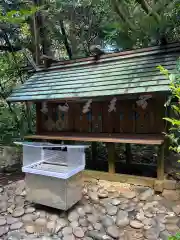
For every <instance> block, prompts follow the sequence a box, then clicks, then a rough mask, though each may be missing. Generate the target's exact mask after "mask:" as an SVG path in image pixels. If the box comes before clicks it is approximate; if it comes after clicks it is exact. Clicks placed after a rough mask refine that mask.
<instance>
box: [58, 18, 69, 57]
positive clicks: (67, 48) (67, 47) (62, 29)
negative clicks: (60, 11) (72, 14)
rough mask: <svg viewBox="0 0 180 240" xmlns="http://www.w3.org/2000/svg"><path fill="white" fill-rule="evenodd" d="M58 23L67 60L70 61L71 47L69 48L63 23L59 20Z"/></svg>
mask: <svg viewBox="0 0 180 240" xmlns="http://www.w3.org/2000/svg"><path fill="white" fill-rule="evenodd" d="M59 23H60V27H61V33H62V35H63V38H64V39H63V40H64V45H65V47H66V51H67V54H68V56H69V59H72V50H71V47H70V46H69V42H68V38H67V34H66V30H65V27H64V22H63V20H60V21H59Z"/></svg>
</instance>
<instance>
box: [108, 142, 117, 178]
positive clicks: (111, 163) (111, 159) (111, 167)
mask: <svg viewBox="0 0 180 240" xmlns="http://www.w3.org/2000/svg"><path fill="white" fill-rule="evenodd" d="M107 149H108V172H109V173H115V159H116V158H115V145H114V143H107Z"/></svg>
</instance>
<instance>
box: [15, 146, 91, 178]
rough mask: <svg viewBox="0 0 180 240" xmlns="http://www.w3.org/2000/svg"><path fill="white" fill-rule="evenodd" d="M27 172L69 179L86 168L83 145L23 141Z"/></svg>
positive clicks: (24, 170) (24, 161) (25, 169)
mask: <svg viewBox="0 0 180 240" xmlns="http://www.w3.org/2000/svg"><path fill="white" fill-rule="evenodd" d="M19 144H22V145H23V168H22V171H23V172H25V173H32V174H39V175H43V176H49V177H56V178H60V179H68V178H70V177H71V176H73V175H75V174H77V173H78V172H80V171H82V170H84V168H85V153H84V149H85V148H86V147H87V146H83V145H58V144H51V143H42V142H23V143H19Z"/></svg>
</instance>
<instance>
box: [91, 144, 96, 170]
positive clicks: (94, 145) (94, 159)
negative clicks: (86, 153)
mask: <svg viewBox="0 0 180 240" xmlns="http://www.w3.org/2000/svg"><path fill="white" fill-rule="evenodd" d="M91 149H92V161H91V163H90V167H91V168H92V169H97V165H96V161H97V142H92V144H91Z"/></svg>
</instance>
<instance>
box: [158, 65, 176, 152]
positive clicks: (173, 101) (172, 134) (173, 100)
mask: <svg viewBox="0 0 180 240" xmlns="http://www.w3.org/2000/svg"><path fill="white" fill-rule="evenodd" d="M158 68H159V69H160V71H161V72H162V73H163V74H164V75H165V76H167V77H168V79H169V80H170V90H171V96H170V99H169V100H168V101H167V103H166V105H169V103H170V105H171V109H172V114H171V116H170V117H166V118H164V119H165V120H166V121H167V122H169V123H170V126H171V127H170V129H169V133H168V136H169V138H170V140H171V147H170V149H171V150H173V151H175V152H177V153H180V68H179V62H178V64H177V69H176V71H175V72H174V73H169V72H168V71H167V69H165V68H163V67H162V66H159V67H158Z"/></svg>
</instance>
